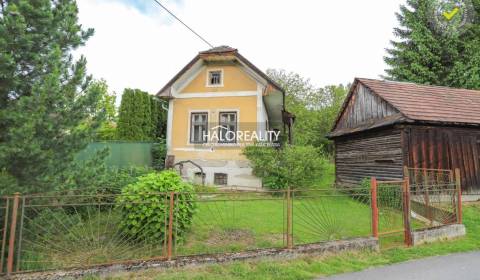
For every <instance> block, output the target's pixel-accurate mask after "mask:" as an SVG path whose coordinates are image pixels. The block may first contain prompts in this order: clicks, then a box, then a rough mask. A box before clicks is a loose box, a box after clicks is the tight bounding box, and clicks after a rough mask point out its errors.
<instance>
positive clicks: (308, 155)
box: [244, 145, 325, 190]
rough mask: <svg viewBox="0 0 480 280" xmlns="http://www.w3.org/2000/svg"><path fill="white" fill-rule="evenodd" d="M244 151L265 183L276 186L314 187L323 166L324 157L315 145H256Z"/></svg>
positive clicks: (274, 187)
mask: <svg viewBox="0 0 480 280" xmlns="http://www.w3.org/2000/svg"><path fill="white" fill-rule="evenodd" d="M244 154H245V155H246V156H247V158H248V159H249V160H250V162H251V164H252V166H253V173H254V175H255V176H257V177H260V178H262V182H263V186H264V187H266V188H269V189H273V190H281V189H286V188H288V186H290V187H291V188H311V187H313V184H314V181H315V180H316V179H318V178H319V177H320V176H321V174H322V171H323V169H324V164H325V158H324V156H323V155H322V154H321V152H320V151H319V149H317V148H314V147H312V146H292V145H286V146H285V147H283V148H282V149H275V148H272V147H265V146H260V145H253V146H249V147H247V148H245V150H244Z"/></svg>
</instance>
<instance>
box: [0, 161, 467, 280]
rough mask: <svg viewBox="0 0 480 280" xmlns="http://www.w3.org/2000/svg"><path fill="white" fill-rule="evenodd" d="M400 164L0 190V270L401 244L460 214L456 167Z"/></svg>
mask: <svg viewBox="0 0 480 280" xmlns="http://www.w3.org/2000/svg"><path fill="white" fill-rule="evenodd" d="M406 171H408V172H406V174H409V175H410V176H412V177H406V178H405V179H404V180H401V181H389V182H386V181H377V180H376V179H375V178H372V182H371V189H370V190H368V189H355V190H348V191H346V190H340V189H338V190H335V189H312V190H282V191H261V192H260V191H256V192H254V191H247V192H240V191H238V192H232V191H231V192H208V193H179V192H170V193H141V194H137V195H132V194H128V193H124V194H112V193H108V192H106V191H102V190H97V191H95V192H92V191H91V190H76V191H68V192H63V193H48V194H37V195H21V194H15V195H14V196H10V197H3V198H0V225H1V229H0V236H1V238H2V244H1V248H0V249H1V252H0V257H1V259H0V273H7V274H9V273H22V272H29V271H44V270H52V269H70V268H85V267H91V266H98V265H108V264H115V263H125V262H134V261H147V260H168V259H173V258H176V257H180V256H195V255H200V254H222V253H236V252H245V251H249V250H259V249H270V248H293V247H294V246H296V245H303V244H311V243H317V242H323V241H331V240H341V239H348V238H354V237H367V236H374V237H380V240H381V242H382V240H384V239H385V238H387V237H390V236H392V235H397V236H400V237H398V240H399V241H400V242H402V243H403V242H404V243H405V244H407V245H410V244H411V233H412V231H413V230H416V229H425V228H429V227H434V226H439V225H446V224H450V223H461V191H460V183H459V181H460V178H459V173H458V172H455V173H449V172H444V171H440V170H437V171H433V170H432V171H427V170H406ZM419 173H421V174H419ZM422 176H423V177H422ZM411 178H412V179H411ZM447 179H448V180H447ZM419 182H423V184H419ZM381 244H382V243H381Z"/></svg>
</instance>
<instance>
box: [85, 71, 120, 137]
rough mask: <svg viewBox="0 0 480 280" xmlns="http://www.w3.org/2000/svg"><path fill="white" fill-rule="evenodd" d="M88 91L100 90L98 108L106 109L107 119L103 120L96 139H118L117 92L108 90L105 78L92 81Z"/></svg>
mask: <svg viewBox="0 0 480 280" xmlns="http://www.w3.org/2000/svg"><path fill="white" fill-rule="evenodd" d="M88 91H98V92H99V94H100V101H99V103H98V110H103V111H105V121H104V122H102V124H101V125H100V127H99V128H98V130H97V133H96V136H95V140H101V141H107V140H116V139H117V129H116V128H117V125H116V121H117V109H116V107H115V100H116V96H115V93H110V92H109V91H108V85H107V82H106V81H105V80H95V81H92V82H91V83H90V85H89V87H88Z"/></svg>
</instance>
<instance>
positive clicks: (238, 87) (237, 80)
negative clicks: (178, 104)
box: [180, 65, 257, 93]
mask: <svg viewBox="0 0 480 280" xmlns="http://www.w3.org/2000/svg"><path fill="white" fill-rule="evenodd" d="M218 69H223V87H208V86H207V73H208V71H209V70H218ZM256 90H257V83H256V81H255V80H253V79H252V78H251V77H250V76H248V75H247V74H246V73H245V72H243V71H242V70H241V69H240V68H239V67H237V66H234V65H223V66H209V67H206V69H204V70H202V71H201V72H200V73H199V74H198V75H197V77H195V78H194V79H193V80H192V81H191V82H190V83H189V84H188V85H187V86H186V87H185V88H184V89H183V90H182V91H181V92H180V93H200V92H225V91H256Z"/></svg>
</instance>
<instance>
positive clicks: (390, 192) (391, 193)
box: [353, 178, 402, 209]
mask: <svg viewBox="0 0 480 280" xmlns="http://www.w3.org/2000/svg"><path fill="white" fill-rule="evenodd" d="M370 180H371V179H370V178H364V179H363V180H362V183H361V185H360V187H358V188H354V191H353V193H354V195H356V196H358V197H359V198H360V197H363V199H365V197H369V196H370V193H371V181H370ZM368 201H370V200H368ZM377 205H378V207H381V208H394V209H402V186H401V185H396V184H395V185H391V184H390V185H385V184H378V185H377Z"/></svg>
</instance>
